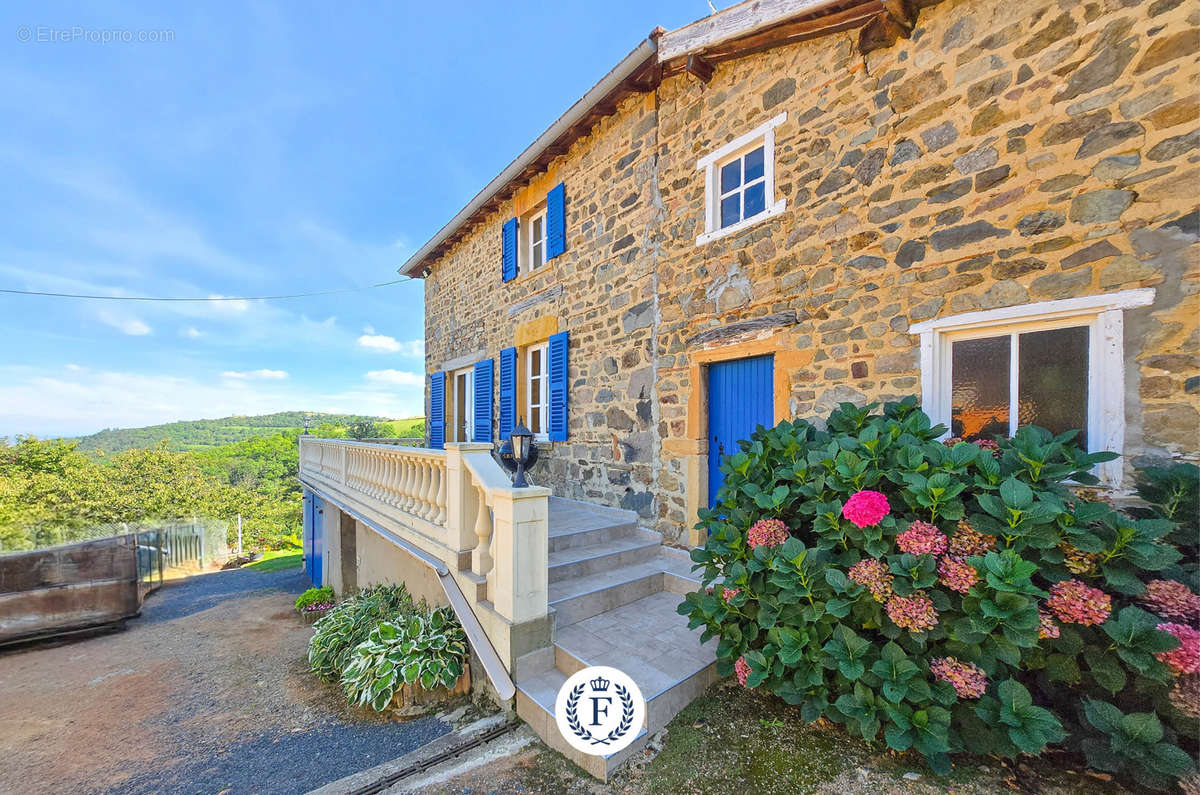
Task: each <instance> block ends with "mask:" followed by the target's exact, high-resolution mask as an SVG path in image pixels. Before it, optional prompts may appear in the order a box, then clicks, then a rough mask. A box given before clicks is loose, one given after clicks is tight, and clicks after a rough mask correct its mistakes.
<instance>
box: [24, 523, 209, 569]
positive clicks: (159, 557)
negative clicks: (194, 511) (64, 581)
mask: <svg viewBox="0 0 1200 795" xmlns="http://www.w3.org/2000/svg"><path fill="white" fill-rule="evenodd" d="M229 526H230V525H229V522H227V521H224V520H222V519H203V518H200V517H192V518H188V519H147V520H145V521H142V522H118V523H112V524H94V525H87V526H84V527H72V528H70V529H69V530H56V531H54V532H45V533H38V534H37V536H38V537H39V540H40V543H38V544H37V546H36V548H37V549H53V548H55V547H60V546H65V545H68V544H74V543H78V542H80V541H90V540H94V539H100V538H110V537H113V536H121V535H130V534H132V535H136V536H137V546H138V572H139V578H140V577H141V575H142V572H146V573H147V575H146V576H148V577H157V578H158V579H159V580H161V579H162V572H163V570H165V569H173V568H181V567H199V568H204V567H206V566H208V564H209V563H211V562H212V561H214V560H223V559H225V558H227V557H228V556H229V543H228V537H229ZM16 551H17V550H12V552H16ZM8 552H10V551H9V550H0V554H5V553H8Z"/></svg>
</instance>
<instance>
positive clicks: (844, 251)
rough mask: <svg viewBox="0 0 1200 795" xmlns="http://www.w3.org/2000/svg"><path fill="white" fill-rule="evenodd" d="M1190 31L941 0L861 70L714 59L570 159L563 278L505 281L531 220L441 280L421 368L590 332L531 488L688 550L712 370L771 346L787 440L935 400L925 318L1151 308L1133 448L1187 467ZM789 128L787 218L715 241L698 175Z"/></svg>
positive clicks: (1133, 382) (1152, 4)
mask: <svg viewBox="0 0 1200 795" xmlns="http://www.w3.org/2000/svg"><path fill="white" fill-rule="evenodd" d="M1197 25H1200V10H1198V9H1197V8H1196V6H1195V5H1194V4H1188V3H1185V2H1180V0H1142V2H1137V0H1132V1H1131V0H1124V2H1116V0H1111V1H1110V2H1108V3H1104V2H1091V3H1074V2H1052V1H1051V0H975V1H968V0H948V1H947V2H942V3H939V4H937V5H934V6H932V7H928V8H925V9H923V10H922V11H921V14H920V17H919V19H918V22H917V26H916V28H915V29H914V30H913V32H912V35H911V37H910V38H908V39H901V40H900V41H898V42H897V43H895V44H894V45H892V46H888V47H885V48H883V49H879V50H876V51H874V52H871V53H869V54H867V55H865V56H864V55H863V54H861V53H860V51H859V50H858V48H857V46H856V44H857V34H856V33H855V32H854V31H850V32H846V33H839V34H833V35H829V36H825V37H822V38H818V39H814V40H810V41H807V42H801V43H798V44H793V45H789V46H784V47H778V48H775V49H772V50H768V51H765V52H761V53H756V54H752V55H748V56H745V57H742V58H739V59H736V60H733V61H728V62H724V63H720V64H718V65H717V68H716V71H715V74H714V76H713V79H712V81H711V82H710V83H708V84H704V83H702V82H700V81H698V80H697V79H696V78H694V77H692V76H691V75H688V74H681V75H676V76H672V77H670V78H668V79H667V80H665V81H664V82H663V84H662V85H661V86H660V87H659V88H658V90H657V91H656V92H655V93H654V94H652V95H649V96H647V97H646V98H644V99H639V98H633V99H630V100H627V101H626V102H625V104H624V105H623V106H622V107H621V109H620V110H619V112H618V114H617V115H616V116H613V117H610V118H609V119H607V120H605V121H604V122H603V123H602V124H601V125H599V126H598V127H597V128H596V129H595V130H594V131H593V133H592V134H591V136H590V137H588V138H587V139H584V140H583V141H580V142H578V143H576V144H575V145H574V146H573V147H572V149H571V151H570V152H568V153H567V154H566V155H565V156H563V157H561V158H559V159H558V160H557V161H555V164H554V165H553V166H552V169H551V170H552V173H551V174H549V175H547V176H548V177H549V180H548V184H547V187H548V185H552V184H554V183H556V182H557V181H559V180H560V179H562V180H565V182H566V185H567V202H568V226H567V231H568V249H567V254H566V255H564V257H560V258H559V259H558V260H555V261H553V262H552V263H551V266H552V267H551V268H549V269H547V271H546V272H540V273H538V274H535V275H534V276H532V277H529V278H527V279H522V280H519V281H517V282H514V283H510V284H507V285H504V284H502V283H501V282H500V279H499V270H500V245H499V234H500V231H499V230H500V224H501V223H502V222H503V221H504V220H505V219H506V218H508V217H510V216H511V215H512V214H513V207H506V208H504V209H502V211H501V212H499V213H497V214H496V215H495V216H494V217H493V218H489V219H487V220H486V221H484V222H483V223H481V224H479V225H478V226H477V227H476V228H475V229H473V230H472V231H471V232H470V234H469V236H468V237H467V238H466V240H465V241H464V242H462V243H460V244H459V245H458V246H457V247H456V248H455V249H454V250H453V251H451V252H450V254H449V255H448V256H447V257H446V258H444V259H443V260H441V261H440V262H438V263H436V264H435V265H434V267H433V274H432V276H431V277H430V279H429V284H428V289H427V299H426V300H427V349H428V361H427V366H428V369H429V370H430V371H434V370H437V369H439V368H440V366H441V362H442V361H444V360H445V359H450V358H453V357H454V356H458V355H461V354H465V353H467V352H470V351H475V350H483V351H486V353H487V355H489V356H492V357H493V358H494V357H496V356H497V354H498V351H499V349H500V348H501V347H504V346H506V345H510V344H512V342H511V340H512V338H513V333H514V328H515V327H518V326H519V325H520V324H522V323H525V322H526V321H528V320H529V319H531V318H535V317H539V316H542V315H554V316H555V317H556V318H557V321H558V323H559V324H560V325H559V328H568V329H570V330H571V393H570V401H571V410H570V441H569V442H566V443H563V444H559V445H555V449H554V450H553V451H552V452H551V454H550V456H549V459H550V460H549V465H548V467H547V468H546V469H544V470H542V472H540V473H538V474H540V475H541V477H542V480H541V481H540V482H545V481H546V479H547V476H548V480H549V483H548V484H547V485H551V486H552V487H553V488H554V489H555V491H556V493H559V494H563V495H566V496H573V497H577V498H581V499H589V500H594V501H597V502H602V503H607V504H612V505H625V506H627V507H632V508H636V509H638V510H639V511H640V512H641V513H642V515H643V516H644V517H646V518H647V520H648V523H651V524H654V525H655V526H656V527H657V529H659V530H661V531H663V532H664V533H665V534H666V535H667V537H668V538H669V539H680V540H684V539H686V534H685V532H684V531H685V529H686V528H687V527H688V526H690V524H691V523H692V521H694V510H695V507H696V505H697V504H698V501H699V500H700V499H702V498H703V488H702V485H703V478H704V471H705V460H706V459H705V456H706V454H707V447H706V443H705V441H704V440H705V438H706V436H707V434H706V432H705V428H704V422H705V417H704V410H703V406H702V402H703V401H702V393H701V392H700V391H699V380H700V379H701V378H702V374H703V365H704V364H705V363H706V362H708V361H712V360H714V359H718V358H722V357H724V356H735V355H748V354H749V353H755V352H764V351H771V352H774V353H776V362H777V370H778V371H779V372H777V384H776V387H777V388H776V414H777V418H783V417H785V416H797V415H798V416H803V417H809V416H813V415H822V414H825V413H828V411H829V410H830V409H831V408H832V407H833V406H834V405H835V404H836V403H837V402H839V401H843V400H850V401H854V402H858V403H863V402H866V401H870V400H882V399H892V398H896V397H899V396H902V395H907V394H914V393H916V394H919V393H920V372H919V363H918V349H917V339H916V337H914V336H913V335H911V334H909V333H908V329H909V326H910V324H912V323H915V322H918V321H921V320H926V319H930V318H935V317H939V316H945V315H951V314H957V313H960V312H967V311H972V310H977V309H985V308H997V307H1003V306H1010V305H1015V304H1023V303H1028V302H1032V301H1042V300H1050V299H1056V298H1066V297H1074V296H1083V295H1094V294H1099V293H1104V292H1109V291H1116V290H1126V289H1131V288H1136V287H1154V288H1155V289H1156V291H1157V295H1156V298H1155V302H1154V304H1153V306H1150V307H1147V308H1145V309H1136V310H1129V311H1127V312H1125V344H1126V359H1127V362H1128V366H1127V369H1126V376H1125V377H1126V391H1127V395H1126V415H1127V416H1126V421H1127V433H1126V447H1125V452H1126V453H1127V454H1128V455H1129V457H1130V459H1132V460H1138V459H1139V458H1155V457H1161V456H1167V455H1180V454H1182V455H1187V456H1191V457H1195V456H1196V454H1197V452H1198V451H1200V438H1198V436H1200V411H1198V408H1200V330H1198V322H1197V319H1198V318H1200V299H1198V298H1197V278H1198V276H1200V268H1198V267H1197V252H1198V250H1200V247H1198V246H1197V245H1196V242H1197V237H1198V236H1197V216H1196V206H1197V201H1196V196H1197V185H1200V179H1198V174H1197V169H1196V167H1195V162H1196V160H1197V158H1198V154H1200V150H1198V149H1197V145H1198V144H1200V130H1198V129H1197V99H1196V90H1197V86H1196V83H1197V75H1198V70H1197V63H1196V62H1197V56H1196V47H1195V43H1196V41H1197ZM781 111H786V113H787V119H786V121H785V122H784V123H783V124H782V125H781V126H779V127H778V128H777V129H776V131H775V136H776V153H777V156H776V172H775V180H776V186H777V188H776V194H777V196H782V197H784V198H785V199H786V202H787V207H786V210H785V212H784V213H783V214H781V215H779V216H777V217H775V218H772V219H770V220H767V221H765V222H763V223H762V224H759V225H757V226H754V227H752V228H750V229H748V230H747V231H745V232H744V233H741V234H737V235H733V236H730V237H726V238H723V239H720V240H717V241H714V242H711V243H709V244H707V245H704V246H697V245H696V242H695V240H696V236H697V235H698V234H699V233H700V232H702V231H704V230H703V217H704V175H703V172H702V171H698V170H697V169H696V161H697V158H699V157H701V156H703V155H704V154H705V153H707V152H709V151H712V150H713V149H715V148H717V147H719V146H721V145H722V144H723V143H725V142H726V141H728V140H730V139H732V138H734V137H736V136H738V135H740V134H742V133H744V132H747V131H749V130H751V129H754V128H755V127H756V126H758V125H759V124H761V123H763V122H764V121H766V120H767V119H769V118H771V117H773V116H775V115H776V114H778V113H780V112H781ZM539 189H540V190H541V193H544V192H545V190H544V187H540V188H539ZM519 203H520V194H519V195H518V202H517V204H515V205H514V206H517V205H519ZM554 285H561V287H562V293H561V295H560V296H558V297H557V298H554V299H552V300H548V301H545V302H542V303H539V304H537V305H535V306H532V307H529V308H526V309H524V310H523V311H522V312H519V313H517V314H516V315H515V316H511V317H510V312H509V307H511V306H513V305H514V304H516V303H517V302H520V301H522V300H523V299H527V298H530V297H531V296H534V295H537V294H539V293H540V292H541V291H543V290H547V289H549V288H551V287H553V286H554ZM493 307H499V308H496V309H494V308H493ZM791 313H794V317H793V315H792V314H791ZM763 318H767V319H768V320H766V321H763V324H762V325H763V326H765V327H764V328H749V329H747V330H746V331H745V332H744V333H741V334H738V335H735V336H732V337H729V336H726V337H725V338H722V339H719V340H717V341H714V340H713V339H712V337H714V336H718V335H716V334H713V333H710V334H708V335H704V334H702V332H712V331H713V330H714V329H717V328H719V327H721V326H723V325H727V324H729V323H736V322H739V321H747V320H752V319H763ZM697 335H700V336H697Z"/></svg>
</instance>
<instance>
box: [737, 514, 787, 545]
mask: <svg viewBox="0 0 1200 795" xmlns="http://www.w3.org/2000/svg"><path fill="white" fill-rule="evenodd" d="M790 536H791V533H789V532H788V529H787V525H785V524H784V523H783V522H782V521H780V520H779V519H759V520H758V521H757V522H755V523H754V524H753V525H751V527H750V532H749V533H747V534H746V543H748V544H749V545H750V548H751V549H753V548H754V547H777V546H779V545H780V544H782V543H783V542H784V541H787V540H788V538H789V537H790Z"/></svg>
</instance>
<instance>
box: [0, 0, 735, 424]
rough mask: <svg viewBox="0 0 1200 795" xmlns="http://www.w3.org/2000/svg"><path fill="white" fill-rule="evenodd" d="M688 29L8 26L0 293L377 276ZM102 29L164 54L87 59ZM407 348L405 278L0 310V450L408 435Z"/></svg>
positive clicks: (469, 17) (332, 11)
mask: <svg viewBox="0 0 1200 795" xmlns="http://www.w3.org/2000/svg"><path fill="white" fill-rule="evenodd" d="M730 4H731V3H730V2H724V3H720V4H718V7H725V6H728V5H730ZM188 5H191V6H194V7H191V8H188V7H187V6H188ZM551 9H552V10H551ZM708 12H709V10H708V5H707V3H706V2H705V0H667V1H664V2H659V3H655V4H653V5H651V4H647V3H645V2H639V0H610V1H609V2H605V3H595V2H564V3H559V4H555V5H554V6H553V7H551V6H550V5H549V4H546V3H543V2H537V3H527V4H525V3H486V4H483V3H432V4H430V3H411V4H410V3H343V4H334V3H315V2H304V3H301V2H287V3H228V4H226V3H203V4H182V3H177V4H162V3H140V2H133V3H117V2H109V3H102V4H90V6H89V7H86V8H84V7H83V6H82V4H59V3H36V4H35V3H25V4H19V3H17V4H13V3H9V4H5V5H4V7H3V8H2V9H0V118H2V119H3V124H0V174H2V175H3V179H0V219H2V220H0V287H6V288H10V289H22V290H47V291H57V292H85V293H98V294H104V295H170V296H212V295H223V296H242V295H263V294H273V293H280V292H299V291H305V290H320V289H329V288H339V287H346V286H360V285H367V284H372V283H377V282H383V281H388V280H391V279H393V278H397V274H396V268H397V267H398V266H399V265H400V264H401V263H403V261H404V260H405V259H406V258H407V256H408V255H409V254H410V253H411V252H412V251H413V250H415V249H416V248H417V247H419V246H420V245H421V244H422V243H423V242H424V241H425V240H427V239H428V238H429V237H430V236H432V234H433V233H434V232H435V231H436V230H437V229H438V228H440V227H441V225H442V224H444V223H445V222H446V221H447V220H449V219H450V217H452V216H453V215H454V213H456V212H457V211H458V210H459V209H460V208H461V207H462V206H463V205H464V204H465V203H466V201H467V200H468V199H469V198H470V197H471V196H473V195H474V194H475V193H476V192H477V191H478V190H479V189H480V188H482V187H483V185H484V184H486V183H487V182H488V181H489V180H490V179H491V178H492V177H493V176H495V175H496V174H497V173H498V172H499V171H500V170H501V169H502V168H503V167H504V166H505V165H507V164H508V163H509V161H511V160H512V158H513V157H515V156H516V155H517V154H518V153H519V152H520V151H521V150H522V149H524V147H525V146H527V145H528V144H529V143H530V142H531V141H532V140H533V139H534V138H535V137H536V136H537V135H538V134H540V133H541V132H542V130H544V129H545V127H546V126H548V125H549V123H550V122H552V121H553V120H554V119H555V118H557V117H558V115H559V114H561V113H562V112H563V111H564V110H565V109H566V108H567V107H568V106H569V105H570V104H571V103H573V102H574V101H575V100H576V99H578V98H579V97H580V96H581V95H582V94H583V93H584V92H585V91H586V90H587V89H588V88H590V87H591V86H592V85H593V84H594V83H595V82H596V81H597V80H598V79H599V78H600V77H601V76H603V74H604V73H606V72H607V71H608V70H609V69H611V68H612V66H613V65H615V64H616V63H617V61H618V60H619V59H620V58H621V57H623V56H624V55H625V54H626V53H628V52H629V51H630V50H631V49H633V47H634V46H636V45H637V43H638V42H639V41H641V39H642V38H644V37H645V35H646V34H647V33H649V31H650V30H651V29H652V28H653V27H654V26H655V25H663V26H664V27H666V28H673V27H678V26H679V25H683V24H686V23H688V22H690V21H692V20H694V19H697V18H699V17H702V16H705V15H706V14H707V13H708ZM106 31H128V32H129V35H131V36H134V37H137V36H138V35H139V32H141V31H147V32H149V33H148V34H147V35H149V36H151V37H154V36H156V35H157V36H158V37H159V38H166V39H167V40H165V41H136V40H135V41H119V40H118V41H108V42H104V41H102V40H93V39H99V38H100V37H102V36H103V35H105V33H104V32H106ZM159 31H167V32H168V33H167V34H166V35H163V34H159V33H157V32H159ZM121 35H124V34H121ZM110 36H111V34H110ZM56 38H57V39H59V40H54V39H56ZM23 39H29V40H28V41H25V40H23ZM422 333H423V319H422V289H421V284H420V282H414V283H411V284H403V285H397V286H393V287H386V288H381V289H376V290H370V291H365V292H362V293H355V294H349V295H336V296H326V297H321V298H309V299H299V300H292V301H278V302H248V303H226V304H191V303H188V304H146V303H136V302H124V301H123V302H115V301H112V302H110V301H72V300H64V299H50V298H33V297H23V296H12V295H0V436H2V435H10V434H15V433H35V434H38V435H40V436H48V435H59V434H63V435H74V434H80V433H89V432H92V431H95V430H99V429H101V428H104V427H129V426H136V425H145V424H151V423H157V422H166V421H171V420H178V419H194V418H199V417H217V416H226V415H230V414H258V413H266V412H270V411H277V410H312V411H345V412H361V413H370V414H382V415H388V416H407V415H414V414H420V413H421V411H422V389H423V387H422V377H421V373H422V371H423V358H422V342H421V338H422Z"/></svg>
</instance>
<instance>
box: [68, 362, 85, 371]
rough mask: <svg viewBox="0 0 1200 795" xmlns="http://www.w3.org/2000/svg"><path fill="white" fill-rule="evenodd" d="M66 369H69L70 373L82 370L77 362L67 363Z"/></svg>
mask: <svg viewBox="0 0 1200 795" xmlns="http://www.w3.org/2000/svg"><path fill="white" fill-rule="evenodd" d="M67 369H68V370H70V371H71V372H72V373H79V372H82V371H83V368H82V367H81V366H79V365H78V364H68V365H67Z"/></svg>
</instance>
